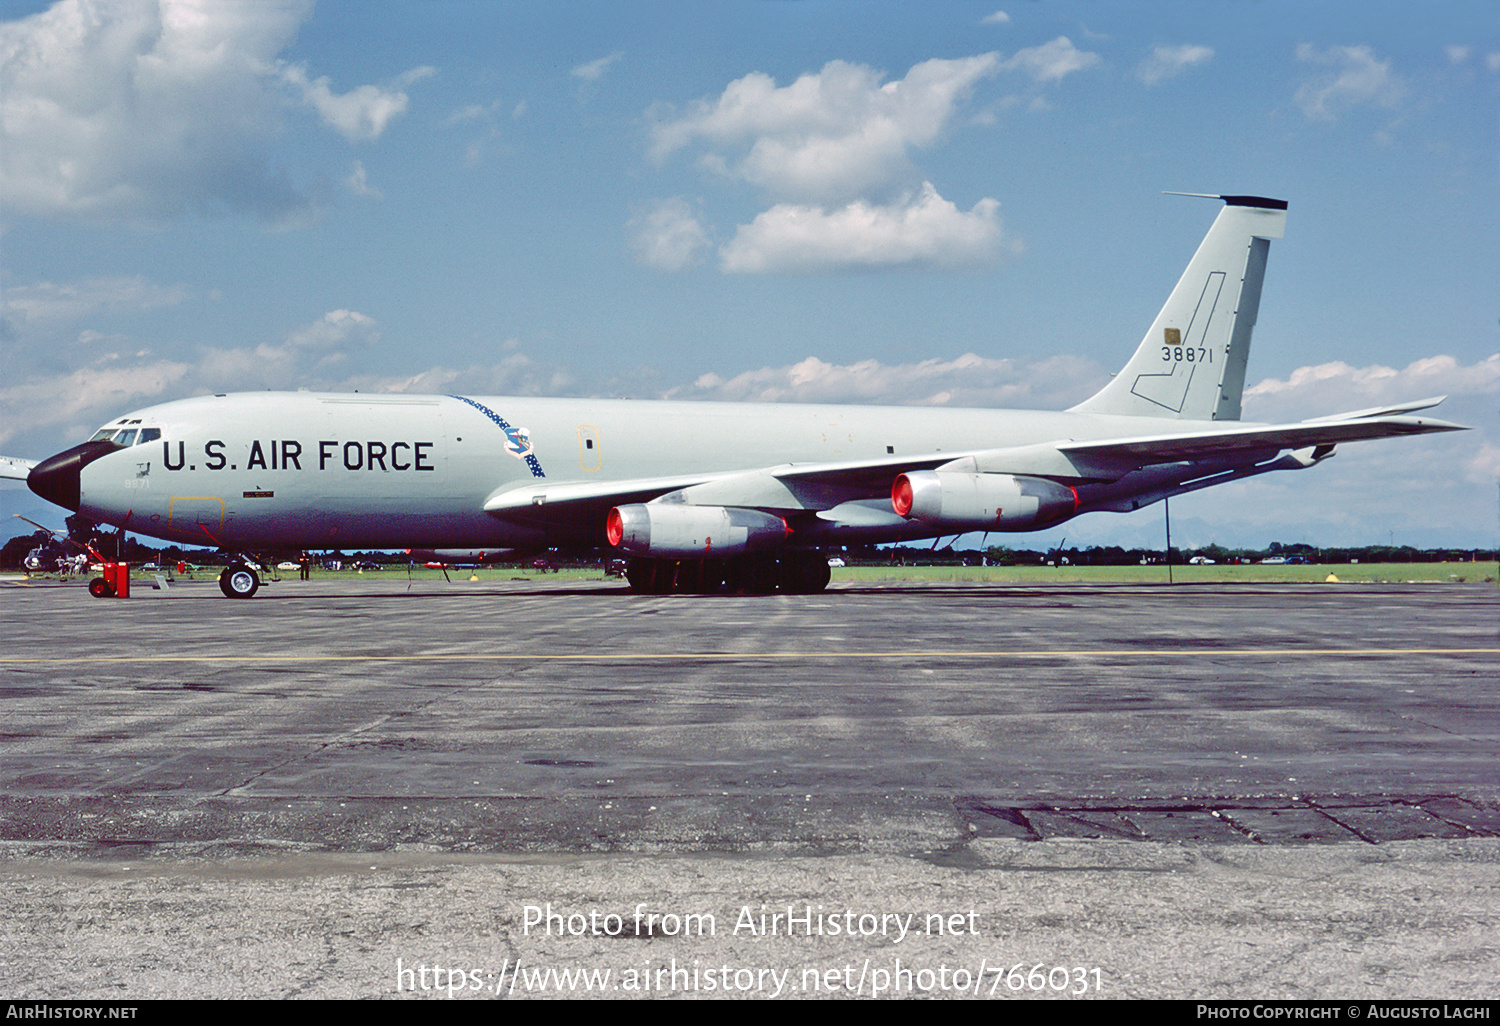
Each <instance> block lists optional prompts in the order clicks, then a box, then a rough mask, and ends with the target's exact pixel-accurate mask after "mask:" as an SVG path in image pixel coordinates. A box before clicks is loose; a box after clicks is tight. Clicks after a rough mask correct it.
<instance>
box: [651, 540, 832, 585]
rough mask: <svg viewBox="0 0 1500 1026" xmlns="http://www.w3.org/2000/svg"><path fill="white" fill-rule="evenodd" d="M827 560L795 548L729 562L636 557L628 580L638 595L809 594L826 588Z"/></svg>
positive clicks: (748, 556)
mask: <svg viewBox="0 0 1500 1026" xmlns="http://www.w3.org/2000/svg"><path fill="white" fill-rule="evenodd" d="M828 577H829V571H828V559H827V557H826V556H824V555H823V553H821V552H812V551H809V550H805V549H793V550H790V551H785V552H781V553H768V552H758V553H752V554H750V555H745V556H731V557H729V558H727V559H663V558H659V557H650V556H635V557H632V558H631V559H630V561H629V562H628V563H627V564H626V568H625V579H626V580H627V581H629V582H630V587H631V588H632V589H633V590H635V591H640V592H645V593H646V594H649V595H668V594H671V593H673V592H679V593H686V594H693V595H713V594H717V593H718V592H721V591H726V592H728V593H729V594H731V595H769V594H771V592H773V591H776V590H778V589H779V590H781V591H784V592H787V593H789V594H794V595H810V594H813V593H814V592H819V591H822V590H823V589H824V588H826V587H828Z"/></svg>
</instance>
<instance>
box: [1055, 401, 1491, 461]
mask: <svg viewBox="0 0 1500 1026" xmlns="http://www.w3.org/2000/svg"><path fill="white" fill-rule="evenodd" d="M1464 430H1467V429H1466V428H1465V427H1464V426H1463V425H1462V424H1451V423H1449V422H1448V421H1445V420H1437V419H1435V418H1432V417H1408V416H1360V415H1358V414H1353V415H1345V416H1341V417H1336V418H1324V419H1321V420H1309V421H1302V422H1300V423H1297V424H1275V425H1269V426H1266V425H1257V426H1251V427H1225V428H1215V429H1213V430H1211V431H1198V432H1190V433H1188V434H1180V435H1142V436H1140V437H1137V438H1109V439H1102V440H1097V441H1084V442H1062V443H1060V444H1059V445H1058V446H1057V448H1058V450H1059V451H1060V452H1062V453H1064V454H1065V455H1069V456H1073V455H1077V456H1085V457H1092V458H1103V459H1108V460H1119V461H1123V462H1130V463H1134V464H1135V465H1136V466H1150V465H1152V464H1157V463H1176V462H1179V461H1182V460H1195V459H1207V458H1211V457H1216V456H1232V455H1234V454H1235V453H1237V452H1253V451H1262V450H1281V449H1303V448H1306V447H1308V446H1320V445H1336V444H1337V443H1339V442H1359V441H1365V440H1367V439H1371V438H1394V437H1396V436H1398V435H1421V434H1428V433H1430V432H1436V431H1464Z"/></svg>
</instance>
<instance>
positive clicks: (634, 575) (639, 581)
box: [625, 556, 656, 592]
mask: <svg viewBox="0 0 1500 1026" xmlns="http://www.w3.org/2000/svg"><path fill="white" fill-rule="evenodd" d="M625 580H626V581H628V582H629V583H630V588H631V590H632V591H640V592H649V591H650V590H651V584H652V582H653V581H655V580H656V560H654V559H646V558H644V557H641V556H631V557H630V559H629V560H628V561H627V562H626V563H625Z"/></svg>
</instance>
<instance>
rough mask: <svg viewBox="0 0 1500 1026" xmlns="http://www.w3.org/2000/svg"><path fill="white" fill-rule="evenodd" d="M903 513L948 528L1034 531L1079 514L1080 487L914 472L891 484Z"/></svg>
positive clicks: (1035, 479)
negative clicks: (1078, 488)
mask: <svg viewBox="0 0 1500 1026" xmlns="http://www.w3.org/2000/svg"><path fill="white" fill-rule="evenodd" d="M891 506H892V508H894V509H895V511H896V513H897V515H899V516H903V517H905V518H906V519H908V520H918V521H921V522H922V523H924V524H930V525H931V526H933V527H935V528H942V529H943V530H945V531H948V530H951V531H957V532H962V531H1032V530H1036V529H1037V528H1040V527H1047V526H1050V525H1052V524H1057V523H1061V522H1062V521H1064V520H1067V519H1069V518H1070V517H1072V516H1073V515H1074V514H1075V513H1077V512H1078V490H1077V489H1076V488H1073V487H1072V486H1070V485H1062V484H1058V483H1057V482H1056V481H1049V480H1047V479H1046V478H1044V477H1017V476H1015V475H1013V474H961V473H951V472H945V471H937V470H913V471H911V472H910V473H907V474H902V475H900V476H899V477H897V478H896V482H895V484H893V485H892V486H891Z"/></svg>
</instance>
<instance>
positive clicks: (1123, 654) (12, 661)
mask: <svg viewBox="0 0 1500 1026" xmlns="http://www.w3.org/2000/svg"><path fill="white" fill-rule="evenodd" d="M1402 655H1500V648H1188V649H1184V648H1166V649H1152V648H1073V649H1010V650H965V649H957V650H946V651H944V650H934V651H920V650H919V651H910V652H567V653H547V652H534V653H523V652H479V653H453V652H432V653H425V654H423V653H408V654H404V655H307V654H303V653H283V654H277V653H262V654H258V655H106V654H102V653H101V654H99V655H74V656H66V657H58V656H55V655H52V656H0V665H19V664H25V663H50V664H52V665H57V664H60V663H61V664H74V663H89V664H93V665H98V664H110V663H431V662H475V663H482V662H517V663H522V662H590V663H601V662H645V661H650V660H668V661H687V660H694V659H706V660H718V661H723V662H728V661H734V660H743V661H754V660H757V659H769V660H789V659H804V660H805V659H850V660H852V659H859V660H865V661H878V660H889V659H1047V658H1090V659H1100V658H1104V659H1120V658H1137V659H1139V658H1159V657H1177V658H1180V657H1183V656H1235V657H1253V656H1274V657H1277V658H1281V657H1286V656H1402Z"/></svg>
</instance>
